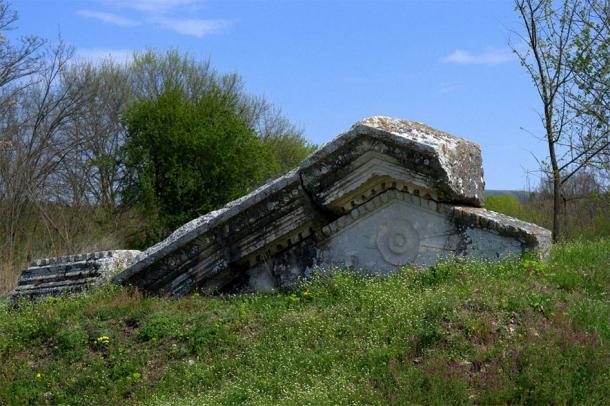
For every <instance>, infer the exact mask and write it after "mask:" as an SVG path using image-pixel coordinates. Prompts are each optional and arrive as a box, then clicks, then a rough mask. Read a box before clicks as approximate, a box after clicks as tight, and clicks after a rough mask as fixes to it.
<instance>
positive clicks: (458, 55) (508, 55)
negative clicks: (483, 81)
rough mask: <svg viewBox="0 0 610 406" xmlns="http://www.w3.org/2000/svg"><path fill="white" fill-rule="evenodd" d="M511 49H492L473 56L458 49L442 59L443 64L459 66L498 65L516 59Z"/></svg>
mask: <svg viewBox="0 0 610 406" xmlns="http://www.w3.org/2000/svg"><path fill="white" fill-rule="evenodd" d="M514 58H515V57H514V55H513V52H512V51H511V50H510V49H506V48H502V49H490V50H488V51H485V52H482V53H480V54H472V53H470V52H468V51H464V50H461V49H456V50H455V51H453V52H452V53H451V54H449V55H447V56H445V57H443V58H441V62H444V63H455V64H458V65H497V64H500V63H505V62H510V61H512V60H513V59H514Z"/></svg>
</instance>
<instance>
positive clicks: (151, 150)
mask: <svg viewBox="0 0 610 406" xmlns="http://www.w3.org/2000/svg"><path fill="white" fill-rule="evenodd" d="M234 103H235V100H234V99H233V98H232V97H231V96H230V95H226V94H224V93H222V92H220V91H210V92H208V93H206V94H205V95H203V96H201V97H200V98H198V99H194V100H193V99H189V98H187V97H186V96H185V95H184V94H182V92H180V91H177V90H172V89H168V90H166V91H165V92H163V93H161V94H160V95H159V96H158V97H157V98H156V99H154V100H142V101H139V102H137V103H135V104H134V105H132V106H131V107H130V108H129V109H128V110H127V111H126V113H125V123H126V127H127V139H126V141H125V147H124V152H125V163H126V170H127V186H126V188H125V190H124V201H125V203H127V204H135V205H137V206H138V207H140V208H141V209H142V211H143V212H145V213H147V215H148V216H149V218H150V217H153V218H154V217H156V222H155V221H153V224H154V226H155V227H154V228H155V229H157V228H160V229H161V230H162V231H161V234H166V233H167V232H168V231H170V230H172V229H174V228H176V227H178V226H180V225H182V224H184V223H185V222H187V221H189V220H191V219H193V218H195V217H197V216H200V215H202V214H205V213H207V212H209V211H212V210H214V209H217V208H218V207H220V206H222V205H224V204H225V203H226V202H228V201H230V200H232V199H235V198H237V197H239V196H242V195H244V194H245V193H246V192H248V191H249V190H250V189H252V188H253V187H254V186H255V185H257V184H259V183H260V182H261V181H262V180H263V177H264V176H265V175H266V174H267V173H269V172H270V171H271V168H270V165H274V160H273V159H272V156H271V154H270V152H269V151H267V150H265V148H264V147H263V145H262V143H261V141H260V139H259V138H257V136H256V135H255V133H254V131H253V130H252V129H250V128H248V126H247V125H246V123H245V122H244V121H243V120H242V119H241V118H239V117H238V116H237V115H236V114H235V112H234V111H235V106H234ZM155 223H156V224H155ZM159 237H160V236H159V235H156V236H153V238H152V240H151V241H154V240H156V239H158V238H159ZM149 242H150V241H149Z"/></svg>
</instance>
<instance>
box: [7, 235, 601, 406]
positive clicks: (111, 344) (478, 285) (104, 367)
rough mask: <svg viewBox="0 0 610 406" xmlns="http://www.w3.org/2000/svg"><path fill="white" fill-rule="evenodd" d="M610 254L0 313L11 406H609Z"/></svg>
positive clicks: (597, 247)
mask: <svg viewBox="0 0 610 406" xmlns="http://www.w3.org/2000/svg"><path fill="white" fill-rule="evenodd" d="M609 252H610V240H607V239H606V240H599V241H595V242H586V243H585V242H574V243H569V244H563V245H557V246H555V247H554V248H553V251H552V253H551V256H550V258H549V259H548V260H545V261H543V262H540V261H538V260H536V259H534V258H521V259H520V258H513V259H508V260H505V261H503V262H501V263H497V264H496V263H491V262H482V261H460V262H449V263H443V264H439V265H437V266H435V267H433V268H430V269H414V268H405V269H402V270H401V271H399V272H396V273H394V274H392V275H391V276H389V277H376V276H362V275H357V274H354V273H352V272H349V271H342V270H338V271H337V272H335V273H333V274H328V273H323V274H317V275H315V276H314V277H313V278H312V279H311V280H309V281H306V282H303V283H301V284H300V285H298V286H296V287H294V288H292V289H290V290H288V291H284V292H281V293H278V294H254V295H236V296H227V297H201V296H199V295H192V296H189V297H185V298H181V299H178V300H171V299H166V298H158V297H142V296H141V295H139V294H138V293H137V292H133V291H130V290H126V289H123V288H118V287H113V286H108V287H105V288H102V289H100V290H96V291H92V292H90V293H88V294H84V295H81V296H77V297H72V298H57V299H50V300H41V301H39V302H36V303H33V304H30V303H27V302H23V303H21V304H20V305H19V306H18V307H16V308H15V307H13V306H11V305H10V304H9V303H8V302H0V381H1V382H2V385H0V404H28V403H29V404H38V403H43V404H44V403H47V404H82V403H87V404H94V403H104V404H119V403H120V404H139V403H146V404H187V405H188V404H192V405H198V404H236V403H249V404H388V403H390V404H463V403H480V404H524V403H526V404H549V403H551V404H557V403H560V404H564V403H570V404H582V403H587V404H606V403H608V399H610V388H609V387H608V380H609V379H610V367H609V365H610V362H609V361H610V346H609V344H608V343H609V342H610V328H609V326H608V319H609V318H610V301H609V299H608V293H609V290H610V266H609V264H610V257H608V253H609ZM97 342H99V343H100V344H97Z"/></svg>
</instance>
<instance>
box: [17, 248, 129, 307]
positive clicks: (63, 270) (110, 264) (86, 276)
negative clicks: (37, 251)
mask: <svg viewBox="0 0 610 406" xmlns="http://www.w3.org/2000/svg"><path fill="white" fill-rule="evenodd" d="M139 253H140V251H128V250H117V251H103V252H92V253H88V254H80V255H72V256H67V257H57V258H47V259H38V260H36V261H34V262H33V263H32V264H31V265H30V267H29V268H28V269H26V270H25V271H23V273H22V274H21V276H20V277H19V281H18V282H17V287H16V288H15V290H14V291H13V293H12V294H11V296H13V297H14V298H18V297H22V296H25V297H29V298H35V297H41V296H56V295H59V294H62V293H64V292H78V291H81V290H83V289H85V288H88V287H92V286H97V285H99V284H100V283H102V282H104V281H107V280H109V279H110V278H111V277H112V275H113V274H115V273H117V272H119V271H121V270H123V269H125V268H126V267H128V266H129V265H131V264H132V263H133V262H134V260H135V258H136V256H137V255H138V254H139Z"/></svg>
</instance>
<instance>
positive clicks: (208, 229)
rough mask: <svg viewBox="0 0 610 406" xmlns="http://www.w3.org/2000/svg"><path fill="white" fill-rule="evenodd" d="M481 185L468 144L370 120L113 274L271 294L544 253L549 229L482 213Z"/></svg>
mask: <svg viewBox="0 0 610 406" xmlns="http://www.w3.org/2000/svg"><path fill="white" fill-rule="evenodd" d="M483 189H484V182H483V170H482V159H481V151H480V148H479V146H478V145H476V144H474V143H471V142H469V141H466V140H463V139H461V138H457V137H454V136H451V135H449V134H447V133H444V132H442V131H438V130H435V129H433V128H430V127H428V126H426V125H424V124H420V123H417V122H412V121H406V120H397V119H392V118H388V117H371V118H368V119H365V120H363V121H360V122H358V123H356V124H355V125H354V126H353V127H352V128H351V129H350V130H349V131H348V132H346V133H344V134H342V135H340V136H338V137H337V138H336V139H335V140H333V141H332V142H330V143H329V144H327V145H325V146H324V147H323V148H321V149H320V150H318V151H317V152H315V153H314V154H313V155H311V156H310V157H309V158H308V159H306V160H305V161H304V162H303V163H302V164H301V165H300V166H299V167H298V168H296V169H295V170H292V171H290V172H289V173H287V174H286V175H284V176H282V177H281V178H279V179H276V180H274V181H272V182H269V183H267V184H266V185H264V186H262V187H260V188H258V189H256V190H255V191H253V192H252V193H250V194H248V195H247V196H244V197H242V198H240V199H237V200H235V201H233V202H230V203H229V204H227V205H226V206H225V207H223V208H221V209H219V210H216V211H213V212H211V213H208V214H206V215H204V216H201V217H199V218H197V219H195V220H193V221H191V222H189V223H187V224H185V225H183V226H182V227H180V228H179V229H177V230H176V231H175V232H174V233H173V234H171V235H170V236H169V237H168V238H167V239H165V240H164V241H161V242H159V243H158V244H156V245H154V246H152V247H150V248H149V249H147V250H146V251H145V252H143V253H142V254H141V255H140V256H138V258H137V261H136V262H135V263H134V264H132V265H131V266H130V267H128V268H127V269H125V270H124V271H123V272H121V273H119V274H117V275H116V276H115V277H114V278H113V281H114V282H116V283H120V284H123V285H132V286H136V287H138V288H139V289H142V290H144V291H147V292H150V293H155V294H164V295H169V296H182V295H185V294H188V293H190V292H193V291H201V292H202V293H213V292H218V291H221V292H222V291H270V290H273V289H275V288H278V287H283V286H287V285H290V284H292V283H294V282H295V281H296V280H297V279H298V278H300V277H307V276H309V275H310V274H311V272H312V271H313V270H314V269H316V268H319V269H329V268H332V267H335V266H348V267H352V268H354V269H356V270H361V271H364V272H374V273H381V274H387V273H389V272H392V271H394V270H395V269H396V268H398V267H400V266H404V265H407V264H412V265H416V266H426V265H432V264H434V263H436V262H437V261H439V260H442V259H443V258H448V257H454V256H461V257H473V258H484V259H491V260H497V259H499V258H502V257H505V256H507V255H518V254H521V253H524V252H533V253H536V254H538V255H540V256H542V255H544V254H546V253H547V251H548V250H549V247H550V241H551V234H550V232H549V231H548V230H546V229H544V228H541V227H538V226H536V225H533V224H529V223H525V222H523V221H519V220H516V219H513V218H510V217H508V216H505V215H501V214H498V213H494V212H491V211H488V210H485V209H483V208H482V206H483Z"/></svg>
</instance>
